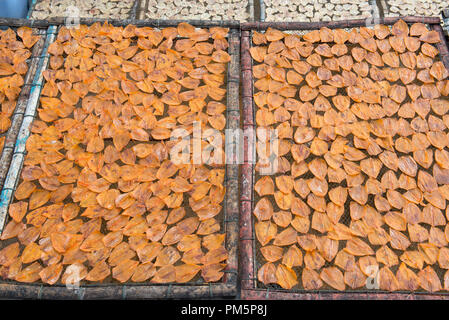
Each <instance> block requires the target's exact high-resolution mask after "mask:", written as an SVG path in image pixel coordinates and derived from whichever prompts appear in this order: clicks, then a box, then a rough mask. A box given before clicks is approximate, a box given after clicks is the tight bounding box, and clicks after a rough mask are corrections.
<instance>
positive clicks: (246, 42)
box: [240, 17, 449, 300]
mask: <svg viewBox="0 0 449 320" xmlns="http://www.w3.org/2000/svg"><path fill="white" fill-rule="evenodd" d="M399 19H402V20H404V21H405V22H407V23H415V22H422V23H425V24H428V25H430V28H431V29H432V30H436V31H437V32H438V33H439V35H440V38H441V42H440V43H439V44H438V45H437V46H438V50H439V51H440V57H441V60H442V61H443V63H444V64H445V66H446V68H449V50H448V44H447V42H446V40H445V38H444V36H443V32H442V28H441V26H440V19H439V18H438V17H394V18H380V19H379V21H378V23H381V24H386V25H392V24H394V23H396V22H397V21H398V20H399ZM366 22H367V21H366V20H349V21H335V22H318V23H303V22H291V23H288V22H254V23H243V24H242V26H241V29H242V37H241V67H242V108H243V128H244V129H245V128H255V127H256V123H255V120H254V116H255V110H254V109H255V107H254V103H253V78H252V58H251V55H250V53H249V49H250V48H251V42H250V32H251V31H252V30H266V29H267V28H269V27H271V28H275V29H278V30H312V29H320V28H321V27H328V28H330V29H335V28H354V27H360V26H365V25H366ZM248 160H249V159H245V162H244V164H243V166H242V173H241V188H242V192H241V195H240V210H241V218H240V261H241V262H242V263H241V271H240V276H241V298H242V299H248V300H251V299H276V300H288V299H298V300H320V299H333V300H344V299H364V300H365V299H366V300H368V299H369V300H395V299H407V300H418V299H429V300H430V299H445V300H446V299H449V294H448V293H434V294H433V293H423V292H392V293H389V292H382V291H372V292H367V291H366V290H365V291H347V292H338V291H325V290H322V291H314V292H311V291H305V290H304V291H301V292H298V291H296V292H295V291H293V292H289V291H287V290H281V289H278V290H270V289H261V288H257V274H256V272H257V270H256V266H255V254H256V250H255V236H254V234H255V233H254V229H253V217H252V211H253V205H254V203H253V200H254V194H253V193H254V192H253V189H254V182H255V181H254V164H252V163H251V162H250V161H248Z"/></svg>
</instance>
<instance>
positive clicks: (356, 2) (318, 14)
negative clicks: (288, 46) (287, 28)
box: [264, 0, 377, 22]
mask: <svg viewBox="0 0 449 320" xmlns="http://www.w3.org/2000/svg"><path fill="white" fill-rule="evenodd" d="M264 5H265V21H307V22H309V21H313V22H314V21H337V20H346V19H364V18H369V17H372V16H373V12H376V11H377V7H376V6H371V5H370V2H369V1H367V0H330V1H329V0H301V1H300V0H293V1H289V0H264Z"/></svg>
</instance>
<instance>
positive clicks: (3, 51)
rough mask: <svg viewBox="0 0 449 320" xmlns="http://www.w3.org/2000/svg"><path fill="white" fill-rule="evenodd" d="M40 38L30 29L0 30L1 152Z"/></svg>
mask: <svg viewBox="0 0 449 320" xmlns="http://www.w3.org/2000/svg"><path fill="white" fill-rule="evenodd" d="M39 38H40V36H39V35H36V34H34V31H33V30H32V29H30V28H28V27H21V28H19V29H17V31H14V30H12V29H7V30H0V104H1V110H0V152H1V150H3V145H4V143H5V136H4V133H5V132H6V131H8V129H9V128H10V127H11V118H12V114H13V112H14V110H15V108H16V103H17V98H18V97H19V95H20V91H21V90H22V86H23V85H24V79H25V75H26V73H27V71H28V61H27V59H28V58H30V57H31V49H32V48H33V46H34V44H35V43H36V42H37V41H38V40H39Z"/></svg>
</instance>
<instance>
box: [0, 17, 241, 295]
mask: <svg viewBox="0 0 449 320" xmlns="http://www.w3.org/2000/svg"><path fill="white" fill-rule="evenodd" d="M96 22H100V23H102V22H105V20H98V19H81V20H80V23H81V24H87V25H90V24H93V23H96ZM108 22H109V23H110V24H113V25H115V26H126V25H128V24H134V25H137V26H148V27H155V28H159V27H176V26H177V25H178V24H179V23H180V22H188V23H190V24H192V25H194V26H196V27H212V26H222V27H228V28H230V31H229V34H228V42H229V48H228V53H229V55H230V56H231V61H230V62H229V64H228V68H227V69H228V70H227V77H226V80H227V94H226V104H227V110H226V118H227V125H226V128H227V129H238V128H239V127H240V123H239V122H240V107H239V82H240V76H239V74H240V72H239V67H240V63H239V62H240V41H239V28H238V27H239V23H238V22H229V23H225V22H223V21H215V22H214V21H213V22H204V21H166V20H147V21H136V20H112V21H111V20H109V21H108ZM5 24H7V25H12V26H18V25H26V26H30V27H36V26H39V27H40V28H46V27H48V32H47V37H46V41H45V47H44V50H43V53H41V55H42V56H43V60H42V61H41V64H42V66H41V68H40V69H39V73H38V74H37V75H36V77H37V82H36V83H35V84H34V85H35V86H36V88H38V90H36V92H37V94H35V98H34V99H30V100H29V102H28V104H27V106H26V110H25V112H24V115H23V118H24V120H23V121H22V123H21V125H20V130H19V133H18V137H17V139H16V141H15V143H14V150H13V153H12V162H11V165H10V168H9V171H8V175H7V177H6V180H5V184H4V186H3V188H2V191H1V194H0V227H1V229H0V230H3V227H4V225H5V222H6V220H7V218H8V207H9V203H10V201H11V199H12V197H13V195H14V191H15V188H16V187H17V183H18V182H19V179H20V173H21V169H22V165H23V160H24V157H25V143H26V140H27V138H28V136H29V134H30V132H29V127H30V125H31V123H32V121H33V120H34V118H35V116H36V109H37V106H38V103H39V96H40V91H41V90H40V89H41V87H42V78H43V75H42V72H43V71H44V70H45V69H46V67H47V64H48V60H49V55H48V54H47V49H48V46H49V45H50V44H51V43H52V42H53V40H54V39H55V37H56V34H57V30H58V26H60V25H63V24H64V19H63V18H55V19H52V20H51V21H47V20H25V19H0V26H2V25H5ZM225 171H226V175H225V186H226V195H225V199H224V202H223V212H222V214H221V215H222V216H223V218H222V219H220V220H221V225H222V230H223V232H225V233H226V240H225V246H226V249H227V251H228V259H227V266H226V268H225V270H224V276H223V278H222V279H221V280H220V281H219V282H216V283H204V282H202V283H192V282H191V283H185V284H175V283H172V284H150V283H149V282H147V283H124V284H121V283H119V282H114V283H93V284H82V285H80V287H79V288H78V289H77V290H68V289H67V287H66V286H65V285H62V284H55V285H47V284H43V283H32V284H26V283H19V282H16V281H11V280H1V281H0V297H3V298H21V299H167V298H174V299H180V298H190V299H196V298H217V297H234V296H235V295H236V294H237V270H238V262H237V250H238V217H239V206H238V192H239V191H238V175H239V168H238V165H237V164H228V165H226V168H225Z"/></svg>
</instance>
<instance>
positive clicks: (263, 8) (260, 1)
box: [256, 0, 379, 23]
mask: <svg viewBox="0 0 449 320" xmlns="http://www.w3.org/2000/svg"><path fill="white" fill-rule="evenodd" d="M366 2H367V3H369V5H370V7H371V8H372V10H371V14H372V15H373V16H376V13H379V7H378V5H377V1H376V0H366ZM296 3H297V4H298V5H302V4H301V1H296ZM258 5H259V10H260V16H259V19H256V21H262V22H263V21H265V20H266V9H267V7H266V5H265V0H258ZM310 5H312V4H310ZM314 10H315V9H314ZM332 17H334V16H333V15H331V18H332ZM276 20H277V21H279V19H276ZM309 23H310V22H309Z"/></svg>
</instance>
